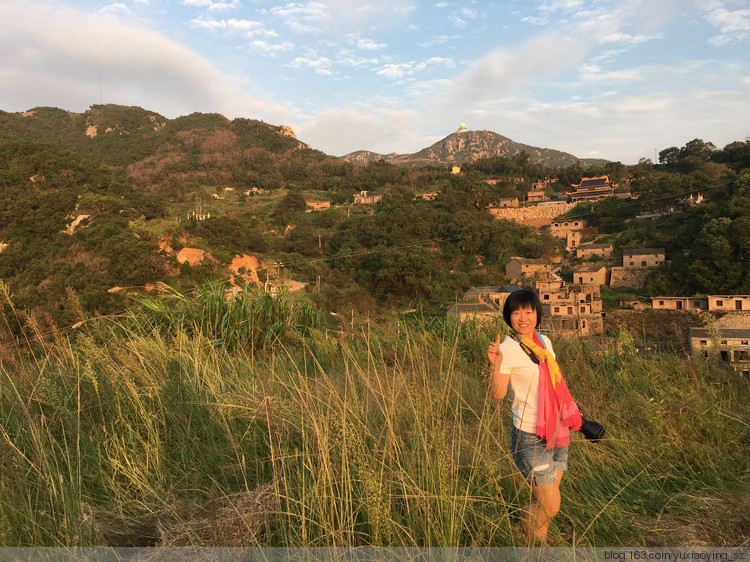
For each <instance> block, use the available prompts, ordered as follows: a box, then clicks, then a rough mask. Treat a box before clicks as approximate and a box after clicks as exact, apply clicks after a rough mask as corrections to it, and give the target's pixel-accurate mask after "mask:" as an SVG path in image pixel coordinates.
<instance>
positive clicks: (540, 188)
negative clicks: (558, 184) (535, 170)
mask: <svg viewBox="0 0 750 562" xmlns="http://www.w3.org/2000/svg"><path fill="white" fill-rule="evenodd" d="M544 190H545V187H544V185H543V184H540V182H535V183H534V184H533V185H532V187H531V189H530V190H529V192H528V193H527V194H526V202H527V203H541V202H542V201H549V197H547V194H546V193H545V191H544Z"/></svg>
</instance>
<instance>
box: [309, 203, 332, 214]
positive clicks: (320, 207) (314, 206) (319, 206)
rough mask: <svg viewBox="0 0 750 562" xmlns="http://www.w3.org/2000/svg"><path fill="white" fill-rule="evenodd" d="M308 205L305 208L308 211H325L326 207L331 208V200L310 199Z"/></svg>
mask: <svg viewBox="0 0 750 562" xmlns="http://www.w3.org/2000/svg"><path fill="white" fill-rule="evenodd" d="M306 205H307V208H306V209H305V212H306V213H310V212H312V211H324V210H326V209H330V208H331V202H330V201H308V202H307V203H306Z"/></svg>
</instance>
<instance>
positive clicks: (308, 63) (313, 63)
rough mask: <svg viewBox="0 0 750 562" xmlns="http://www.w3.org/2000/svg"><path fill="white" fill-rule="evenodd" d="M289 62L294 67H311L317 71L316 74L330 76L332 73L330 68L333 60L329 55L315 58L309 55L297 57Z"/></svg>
mask: <svg viewBox="0 0 750 562" xmlns="http://www.w3.org/2000/svg"><path fill="white" fill-rule="evenodd" d="M289 64H290V66H292V67H294V68H302V67H307V68H311V69H313V70H314V71H315V73H316V74H321V75H323V76H330V75H331V74H332V72H331V70H330V67H331V64H332V61H331V59H329V58H328V57H317V58H314V59H313V58H307V57H296V58H295V59H294V60H293V61H292V62H291V63H289Z"/></svg>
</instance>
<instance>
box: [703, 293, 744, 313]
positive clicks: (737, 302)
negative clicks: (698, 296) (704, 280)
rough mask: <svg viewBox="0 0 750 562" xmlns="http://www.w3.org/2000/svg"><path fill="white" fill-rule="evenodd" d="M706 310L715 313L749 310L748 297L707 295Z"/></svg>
mask: <svg viewBox="0 0 750 562" xmlns="http://www.w3.org/2000/svg"><path fill="white" fill-rule="evenodd" d="M708 310H710V311H715V312H722V311H733V310H750V295H709V296H708Z"/></svg>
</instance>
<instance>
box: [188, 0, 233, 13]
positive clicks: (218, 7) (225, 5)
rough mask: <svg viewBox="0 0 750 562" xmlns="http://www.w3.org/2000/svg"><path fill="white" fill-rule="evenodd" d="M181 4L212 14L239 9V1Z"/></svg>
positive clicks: (207, 0) (206, 0)
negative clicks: (211, 12) (205, 10)
mask: <svg viewBox="0 0 750 562" xmlns="http://www.w3.org/2000/svg"><path fill="white" fill-rule="evenodd" d="M182 3H183V4H184V5H185V6H191V7H194V8H206V9H208V10H209V11H214V12H225V11H228V10H236V9H237V8H239V7H240V2H239V0H231V1H230V2H217V1H216V0H183V1H182Z"/></svg>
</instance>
